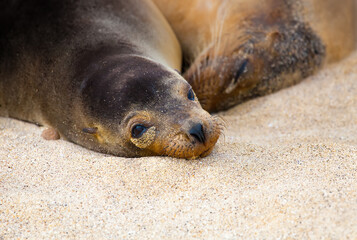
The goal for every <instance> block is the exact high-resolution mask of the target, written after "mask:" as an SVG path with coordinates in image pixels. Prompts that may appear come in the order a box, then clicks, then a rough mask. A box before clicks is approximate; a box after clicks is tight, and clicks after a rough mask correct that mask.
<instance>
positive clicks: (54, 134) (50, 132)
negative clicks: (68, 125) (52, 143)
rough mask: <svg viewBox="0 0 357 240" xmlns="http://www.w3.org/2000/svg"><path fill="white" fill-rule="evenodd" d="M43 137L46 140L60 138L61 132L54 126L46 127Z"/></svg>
mask: <svg viewBox="0 0 357 240" xmlns="http://www.w3.org/2000/svg"><path fill="white" fill-rule="evenodd" d="M41 137H42V138H43V139H45V140H58V139H60V138H61V137H60V134H59V133H58V131H57V130H56V129H54V128H46V129H45V130H43V131H42V134H41Z"/></svg>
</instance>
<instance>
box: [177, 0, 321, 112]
mask: <svg viewBox="0 0 357 240" xmlns="http://www.w3.org/2000/svg"><path fill="white" fill-rule="evenodd" d="M246 5H249V7H254V8H253V9H251V10H247V11H246V12H244V14H243V13H242V12H240V14H237V13H235V12H234V11H232V12H229V13H228V14H227V15H228V16H227V17H226V18H224V17H222V16H219V17H218V19H224V20H222V21H224V24H221V25H222V28H221V29H219V30H217V31H215V32H217V33H218V34H217V36H215V35H214V33H212V37H211V38H212V39H211V40H209V41H207V44H206V45H204V46H203V50H202V51H199V52H200V54H198V55H197V57H196V58H195V59H194V60H193V62H192V64H188V65H189V68H188V69H187V70H186V71H185V72H184V77H185V79H187V81H188V82H189V83H190V84H191V85H192V87H193V89H194V90H195V92H196V94H197V96H198V99H199V100H200V102H201V105H202V107H203V108H204V109H206V110H207V111H209V112H216V111H220V110H225V109H227V108H229V107H232V106H234V105H236V104H238V103H241V102H243V101H245V100H248V99H250V98H253V97H257V96H262V95H265V94H268V93H272V92H274V91H276V90H279V89H281V88H284V87H287V86H291V85H293V84H296V83H297V82H298V81H300V80H301V79H302V78H304V77H307V76H308V75H310V74H312V73H313V72H314V71H315V70H316V69H318V68H319V67H320V66H321V65H322V63H323V60H324V57H325V46H324V45H323V43H322V41H321V39H320V38H319V36H318V35H317V34H316V33H315V32H314V31H313V29H312V28H311V27H310V26H309V24H308V23H306V22H304V21H303V20H300V19H299V18H296V19H295V16H293V14H290V12H291V8H290V7H289V6H285V3H283V2H282V1H280V0H270V1H268V2H267V3H263V2H262V3H259V5H258V6H257V4H252V3H251V2H249V1H246ZM239 7H243V6H239ZM245 7H246V8H247V9H249V8H248V7H247V6H245ZM256 8H257V9H256ZM270 8H271V9H270ZM227 9H228V11H231V10H230V8H227ZM233 9H234V8H233ZM243 9H244V8H243ZM249 12H251V13H252V14H250V15H249V14H248V13H249ZM237 15H238V16H237ZM244 16H246V18H244ZM239 17H241V18H242V19H239Z"/></svg>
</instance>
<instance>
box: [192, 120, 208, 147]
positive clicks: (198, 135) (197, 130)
mask: <svg viewBox="0 0 357 240" xmlns="http://www.w3.org/2000/svg"><path fill="white" fill-rule="evenodd" d="M188 133H189V134H190V135H191V136H192V137H194V138H195V139H196V140H197V141H199V142H200V143H205V142H206V137H205V134H204V131H203V126H202V124H200V123H197V124H195V125H194V126H193V127H192V128H191V129H190V130H189V131H188Z"/></svg>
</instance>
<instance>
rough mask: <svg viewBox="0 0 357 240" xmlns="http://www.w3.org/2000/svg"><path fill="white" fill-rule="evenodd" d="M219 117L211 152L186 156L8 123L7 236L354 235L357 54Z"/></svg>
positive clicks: (1, 196)
mask: <svg viewBox="0 0 357 240" xmlns="http://www.w3.org/2000/svg"><path fill="white" fill-rule="evenodd" d="M219 116H221V117H222V118H223V119H224V120H225V122H226V131H225V134H224V136H222V137H221V138H220V140H219V142H218V144H217V146H216V148H215V150H214V151H213V153H212V154H211V155H210V156H208V157H206V158H204V159H199V160H190V161H188V160H182V159H173V158H169V157H146V158H137V159H127V158H120V157H115V156H111V155H104V154H101V153H96V152H93V151H90V150H87V149H84V148H82V147H80V146H77V145H75V144H73V143H70V142H66V141H63V140H58V141H46V140H44V139H42V138H41V132H42V131H43V130H44V128H43V127H38V126H36V125H34V124H29V123H25V122H22V121H17V120H13V119H8V118H0V239H1V240H3V239H24V238H30V239H42V238H43V239H52V238H53V239H74V238H76V239H103V238H106V239H237V238H238V239H239V238H241V239H277V238H283V239H357V52H355V53H354V54H352V55H351V56H350V57H348V58H347V59H345V60H343V61H342V62H339V63H336V64H333V65H330V66H328V67H326V68H325V69H323V70H321V71H320V72H319V73H317V74H316V75H315V76H312V77H310V78H308V79H306V80H304V81H303V82H302V83H300V84H298V85H296V86H293V87H291V88H288V89H285V90H282V91H279V92H277V93H275V94H272V95H269V96H266V97H261V98H258V99H254V100H252V101H249V102H247V103H244V104H241V105H239V106H237V107H235V108H232V109H230V110H229V111H227V112H223V113H220V114H219Z"/></svg>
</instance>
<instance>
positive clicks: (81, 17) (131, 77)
mask: <svg viewBox="0 0 357 240" xmlns="http://www.w3.org/2000/svg"><path fill="white" fill-rule="evenodd" d="M0 21H1V22H0V115H2V116H9V117H12V118H17V119H21V120H25V121H29V122H33V123H37V124H40V125H46V126H50V127H52V128H54V129H55V130H56V131H58V132H59V134H60V136H61V137H62V138H64V139H67V140H69V141H72V142H74V143H77V144H79V145H82V146H84V147H86V148H89V149H92V150H95V151H99V152H104V153H110V154H114V155H118V156H123V157H141V156H151V155H165V156H172V157H178V158H188V159H190V158H197V157H204V156H206V155H208V154H209V153H210V152H211V151H212V149H213V147H214V145H215V143H216V141H217V139H218V138H219V135H220V132H221V126H222V125H221V123H220V122H219V120H218V119H217V118H216V117H212V116H211V115H209V113H207V112H206V111H205V110H203V109H202V108H201V106H200V103H199V102H198V100H197V97H196V96H195V94H194V92H193V90H192V88H191V86H190V85H189V84H188V83H187V81H186V80H184V78H183V77H182V76H181V75H180V74H178V73H177V71H175V69H180V68H181V49H180V46H179V44H178V41H177V39H176V37H175V35H174V33H173V32H172V30H171V28H170V27H169V25H168V24H167V22H166V20H165V19H164V17H163V16H162V15H161V13H160V12H159V11H158V9H157V8H156V6H155V5H154V4H153V3H152V2H151V1H149V0H130V1H125V0H82V1H71V0H34V1H25V0H18V1H16V0H15V1H9V2H7V3H6V4H4V6H1V8H0Z"/></svg>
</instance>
